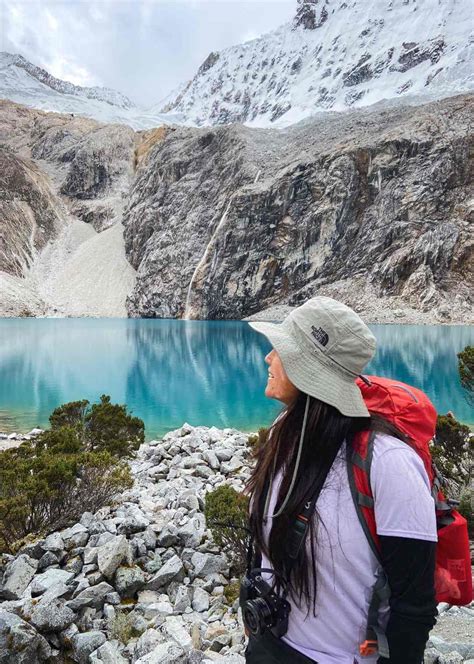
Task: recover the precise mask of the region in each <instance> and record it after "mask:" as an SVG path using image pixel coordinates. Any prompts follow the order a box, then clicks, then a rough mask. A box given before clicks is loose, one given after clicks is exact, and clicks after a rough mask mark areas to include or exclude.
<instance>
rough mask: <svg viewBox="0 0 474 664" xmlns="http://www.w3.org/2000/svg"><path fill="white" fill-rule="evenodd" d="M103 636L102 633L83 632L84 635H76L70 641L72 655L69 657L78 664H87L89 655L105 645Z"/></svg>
mask: <svg viewBox="0 0 474 664" xmlns="http://www.w3.org/2000/svg"><path fill="white" fill-rule="evenodd" d="M105 640H106V639H105V636H104V634H103V633H102V632H97V631H94V632H85V633H84V634H76V635H75V636H73V637H72V639H71V647H72V654H71V657H72V659H73V660H74V661H75V662H78V664H88V662H89V655H91V654H92V653H93V652H94V650H97V648H100V646H101V645H102V644H103V643H105Z"/></svg>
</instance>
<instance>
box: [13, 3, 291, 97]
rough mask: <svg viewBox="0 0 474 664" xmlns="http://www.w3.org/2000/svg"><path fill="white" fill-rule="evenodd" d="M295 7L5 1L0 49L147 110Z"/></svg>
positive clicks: (286, 16)
mask: <svg viewBox="0 0 474 664" xmlns="http://www.w3.org/2000/svg"><path fill="white" fill-rule="evenodd" d="M295 8H296V0H144V1H141V0H135V1H128V0H124V1H122V0H95V1H94V2H90V1H89V0H84V1H81V0H62V1H57V0H56V1H51V0H16V1H13V0H0V50H2V51H8V52H10V53H20V54H21V55H23V56H24V57H25V58H27V59H28V60H30V61H31V62H33V63H34V64H37V65H39V66H41V67H44V68H45V69H46V70H47V71H49V72H50V73H51V74H53V75H54V76H57V77H58V78H62V79H65V80H68V81H71V82H73V83H76V84H77V85H102V86H106V87H110V88H115V89H117V90H120V91H121V92H123V93H125V94H126V95H128V96H129V97H130V98H131V99H133V100H134V101H136V102H137V103H140V104H145V105H150V104H153V103H156V102H158V101H159V100H161V99H162V98H163V97H165V96H166V95H167V94H168V93H169V92H171V91H172V90H174V89H175V88H176V87H178V86H179V85H180V84H181V83H182V82H183V81H186V80H188V79H189V78H191V77H192V76H193V75H194V73H195V71H196V69H197V68H198V67H199V65H200V64H201V63H202V62H203V61H204V59H205V58H206V57H207V55H208V54H209V53H210V52H211V51H216V50H220V49H222V48H225V47H226V46H231V45H232V44H237V43H240V42H243V41H247V40H249V39H254V38H255V37H258V36H259V35H261V34H264V33H265V32H268V31H269V30H273V29H274V28H276V27H278V26H279V25H281V24H282V23H285V22H286V21H289V20H291V18H292V17H293V14H294V12H295Z"/></svg>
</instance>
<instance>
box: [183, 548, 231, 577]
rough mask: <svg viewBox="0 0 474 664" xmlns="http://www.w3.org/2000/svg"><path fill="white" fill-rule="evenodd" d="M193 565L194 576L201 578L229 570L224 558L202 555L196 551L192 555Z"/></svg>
mask: <svg viewBox="0 0 474 664" xmlns="http://www.w3.org/2000/svg"><path fill="white" fill-rule="evenodd" d="M191 564H192V566H193V567H194V574H195V575H196V576H198V577H200V578H204V577H206V576H208V575H210V574H215V573H218V572H224V571H225V570H226V569H228V564H227V562H226V560H225V558H223V556H220V555H215V554H212V553H200V552H199V551H196V553H194V554H193V555H192V557H191Z"/></svg>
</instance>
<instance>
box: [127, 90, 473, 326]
mask: <svg viewBox="0 0 474 664" xmlns="http://www.w3.org/2000/svg"><path fill="white" fill-rule="evenodd" d="M472 108H473V99H472V97H468V96H461V97H457V98H452V99H449V100H444V101H442V102H435V103H432V104H428V105H426V106H423V107H419V108H418V109H416V111H414V110H413V109H401V110H391V111H371V112H366V113H364V114H363V115H362V114H360V113H352V114H341V115H327V116H321V117H319V118H318V119H317V120H310V121H306V122H304V123H300V124H299V125H296V126H294V127H292V128H289V129H286V130H280V131H274V130H273V131H271V130H256V129H250V128H245V127H242V126H231V127H225V128H215V129H206V130H196V129H183V128H181V129H177V130H175V131H170V132H169V133H168V134H167V136H166V137H165V138H164V140H163V141H161V142H159V143H158V144H156V145H155V146H154V147H153V148H152V149H151V150H150V152H149V154H148V158H147V161H146V163H144V164H142V165H141V166H140V168H139V169H138V171H137V176H136V179H135V181H134V184H133V188H132V190H131V194H130V199H129V204H128V207H127V209H126V212H125V215H124V225H125V242H126V250H127V255H128V257H129V260H130V261H131V263H132V265H133V266H134V267H135V268H136V269H137V271H138V274H137V282H136V287H135V289H134V291H133V293H132V294H131V296H130V297H129V299H128V310H129V314H130V315H132V316H147V317H186V318H207V319H212V318H243V317H245V316H248V315H251V314H253V313H254V312H256V311H258V310H260V309H262V308H265V307H268V306H270V305H271V304H278V303H289V304H298V303H299V302H301V301H303V299H304V298H306V297H307V296H309V295H312V294H315V293H319V294H325V293H327V294H330V295H333V296H336V297H341V298H342V299H343V300H344V301H346V302H347V303H348V304H352V305H353V306H355V307H356V309H358V310H360V309H361V306H362V303H363V302H364V300H367V299H368V300H370V301H372V302H373V301H375V300H377V299H379V300H380V302H382V301H385V298H397V302H398V301H400V302H402V303H405V305H408V306H413V307H414V308H419V309H421V310H423V311H430V312H431V313H432V316H433V320H463V319H466V316H467V317H469V315H470V314H469V312H470V311H472V298H473V292H472V283H473V276H474V275H473V260H472V258H473V246H474V235H473V231H472V219H473V218H472V214H473V212H472V206H471V205H470V203H469V191H470V188H471V187H472V144H473V136H472V124H471V123H470V120H469V119H470V117H472Z"/></svg>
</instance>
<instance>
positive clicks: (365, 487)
mask: <svg viewBox="0 0 474 664" xmlns="http://www.w3.org/2000/svg"><path fill="white" fill-rule="evenodd" d="M375 435H376V434H375V432H374V431H362V432H360V433H358V434H356V435H355V436H354V437H353V438H352V441H348V443H347V448H346V453H347V475H348V479H349V486H350V489H351V494H352V499H353V501H354V506H355V509H356V512H357V517H358V519H359V522H360V525H361V526H362V529H363V531H364V533H365V535H366V537H367V541H368V542H369V545H370V548H371V549H372V551H373V552H374V554H375V556H376V558H377V560H378V561H379V562H381V559H380V542H379V538H378V535H377V526H376V523H375V512H374V498H373V495H372V489H371V487H370V468H371V465H372V456H373V452H374V441H375Z"/></svg>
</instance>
